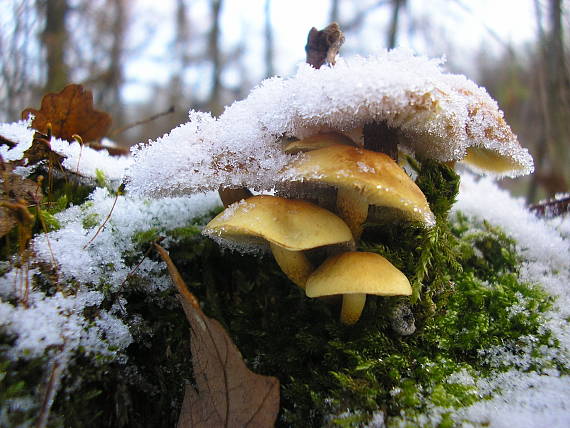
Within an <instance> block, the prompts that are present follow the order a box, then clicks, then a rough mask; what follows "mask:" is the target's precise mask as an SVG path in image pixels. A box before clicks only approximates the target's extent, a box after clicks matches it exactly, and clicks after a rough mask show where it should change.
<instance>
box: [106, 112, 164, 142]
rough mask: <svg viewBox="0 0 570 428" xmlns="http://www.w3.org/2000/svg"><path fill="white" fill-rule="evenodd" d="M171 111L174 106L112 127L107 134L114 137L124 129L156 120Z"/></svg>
mask: <svg viewBox="0 0 570 428" xmlns="http://www.w3.org/2000/svg"><path fill="white" fill-rule="evenodd" d="M171 113H174V106H170V108H169V109H168V110H166V111H163V112H162V113H157V114H154V115H152V116H150V117H147V118H146V119H143V120H139V121H137V122H134V123H130V124H128V125H125V126H123V127H121V128H117V129H114V130H113V131H111V133H110V134H109V138H111V139H112V138H113V137H116V136H117V135H119V134H122V133H123V132H125V131H127V130H129V129H131V128H134V127H135V126H139V125H143V124H145V123H148V122H152V121H153V120H156V119H158V118H159V117H162V116H166V115H167V114H171Z"/></svg>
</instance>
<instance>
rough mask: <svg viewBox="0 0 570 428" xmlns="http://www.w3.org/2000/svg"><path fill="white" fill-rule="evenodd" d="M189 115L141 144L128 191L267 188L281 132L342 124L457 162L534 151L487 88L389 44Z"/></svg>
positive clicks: (522, 170) (275, 173) (281, 160)
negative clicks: (379, 128)
mask: <svg viewBox="0 0 570 428" xmlns="http://www.w3.org/2000/svg"><path fill="white" fill-rule="evenodd" d="M189 119H190V120H189V122H188V123H185V124H183V125H181V126H179V127H178V128H176V129H174V130H172V131H171V132H170V133H169V134H167V135H165V136H163V137H162V138H159V139H158V140H156V141H154V142H151V143H150V144H148V145H142V144H141V145H139V146H138V147H136V148H135V149H134V150H133V154H134V157H135V162H134V163H133V165H132V167H131V168H130V171H129V173H128V179H129V189H130V191H131V192H133V193H140V194H145V195H174V194H180V193H189V192H195V191H199V190H205V189H216V188H218V187H220V186H225V187H239V186H247V187H251V188H258V189H269V188H272V187H273V185H274V184H275V183H276V182H277V181H278V180H279V179H280V174H279V173H280V171H281V169H282V168H283V167H284V166H285V165H286V164H287V163H288V162H289V161H290V160H291V159H292V156H291V155H286V154H284V153H283V151H282V147H281V138H282V137H295V138H303V137H306V136H309V135H313V134H316V133H319V132H327V131H340V132H343V133H345V134H347V135H350V136H351V137H352V138H353V139H355V140H357V141H356V142H357V143H362V141H361V138H362V127H363V126H364V125H365V124H366V123H369V122H372V121H383V122H385V123H387V125H388V126H390V127H392V128H397V129H398V130H399V131H400V133H401V136H402V139H401V141H400V144H401V145H402V146H403V147H406V148H408V149H410V150H412V151H413V152H417V153H420V154H422V155H423V156H427V157H431V158H434V159H437V160H440V161H450V160H461V159H463V158H464V157H465V156H466V155H467V149H468V148H470V147H476V148H480V149H483V150H484V152H483V153H484V155H486V154H488V153H496V154H497V155H499V156H504V157H506V158H509V159H510V160H512V163H513V164H516V165H517V166H516V168H514V169H509V170H506V171H504V172H502V173H500V175H509V176H515V175H521V174H526V173H529V172H530V171H532V168H533V163H532V158H531V156H530V155H529V153H528V152H527V151H526V150H525V149H522V148H521V147H520V145H519V144H518V142H517V139H516V136H515V135H514V134H513V133H512V132H511V130H510V128H509V127H508V126H507V125H506V123H505V122H504V120H503V113H502V112H501V111H500V110H499V109H498V107H497V104H496V103H495V101H493V100H492V99H491V98H490V96H489V95H488V94H487V92H486V91H485V90H484V89H482V88H479V87H477V85H475V84H474V83H473V82H471V81H469V80H468V79H466V78H465V77H464V76H460V75H452V74H448V73H444V72H443V71H442V69H441V67H440V62H439V61H433V60H428V59H426V58H424V57H419V56H413V55H412V54H410V53H409V52H408V51H404V50H393V51H390V52H384V53H382V54H380V55H378V56H376V57H372V58H366V59H365V58H359V57H356V58H351V59H340V60H339V61H338V62H337V64H336V66H334V67H322V68H321V69H319V70H316V69H314V68H312V67H311V66H309V65H307V64H303V65H301V66H300V67H299V69H298V71H297V74H296V75H295V76H293V77H292V78H288V79H281V78H271V79H268V80H265V81H264V82H262V83H261V84H260V85H259V87H257V88H256V89H254V90H253V91H252V92H251V93H250V95H249V96H248V98H247V99H245V100H243V101H239V102H236V103H234V104H233V105H231V106H230V107H228V108H227V109H226V110H225V111H224V113H223V114H222V115H221V116H220V118H219V119H217V120H216V119H214V118H213V117H211V116H210V115H208V114H204V113H196V112H191V113H190V117H189Z"/></svg>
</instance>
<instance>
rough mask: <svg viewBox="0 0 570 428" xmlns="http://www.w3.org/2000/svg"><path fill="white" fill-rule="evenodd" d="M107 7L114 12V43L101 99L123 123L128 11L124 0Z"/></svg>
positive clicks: (112, 2)
mask: <svg viewBox="0 0 570 428" xmlns="http://www.w3.org/2000/svg"><path fill="white" fill-rule="evenodd" d="M107 7H109V8H110V9H112V10H113V21H112V24H111V31H112V33H113V43H112V45H111V52H110V55H109V56H110V63H109V68H108V70H107V72H106V73H105V77H104V80H103V90H102V91H101V98H102V99H103V102H104V104H105V105H107V106H109V107H108V108H111V109H112V113H113V119H114V120H115V122H116V123H122V122H123V120H122V119H123V117H122V116H123V109H122V98H121V87H122V85H123V81H124V75H123V59H124V58H123V55H124V44H125V32H126V26H127V23H126V20H127V19H126V10H125V1H124V0H108V2H107Z"/></svg>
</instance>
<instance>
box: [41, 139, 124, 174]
mask: <svg viewBox="0 0 570 428" xmlns="http://www.w3.org/2000/svg"><path fill="white" fill-rule="evenodd" d="M50 145H51V149H52V150H53V151H54V152H56V153H58V154H60V155H63V156H65V159H64V160H63V166H64V168H65V169H67V170H69V171H72V172H75V173H78V174H80V175H82V176H83V177H90V178H96V176H97V175H96V172H97V170H100V171H101V172H103V174H105V177H106V178H107V179H108V180H111V181H120V180H121V179H122V178H123V176H124V175H125V171H126V169H127V168H128V167H129V166H130V165H131V162H132V158H131V157H130V156H111V155H110V154H109V152H107V151H106V150H95V149H92V148H91V147H89V146H87V145H83V146H81V145H80V144H79V143H78V142H77V141H74V142H72V143H69V142H67V141H65V140H60V139H59V138H52V139H51V141H50Z"/></svg>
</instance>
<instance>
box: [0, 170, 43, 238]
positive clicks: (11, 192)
mask: <svg viewBox="0 0 570 428" xmlns="http://www.w3.org/2000/svg"><path fill="white" fill-rule="evenodd" d="M0 172H1V175H2V187H1V188H0V238H1V237H2V236H4V235H6V234H7V233H8V232H10V230H12V228H13V227H15V226H16V225H17V224H19V223H20V221H19V220H21V219H19V218H18V209H15V208H20V206H21V207H23V208H25V209H26V210H27V207H28V206H30V205H33V204H35V203H39V202H41V200H42V198H43V194H42V191H41V189H40V187H39V186H38V184H37V183H36V182H34V181H32V180H29V179H27V178H23V177H21V176H19V175H18V174H15V173H14V172H12V167H11V166H10V165H8V164H5V163H2V165H1V167H0Z"/></svg>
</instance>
